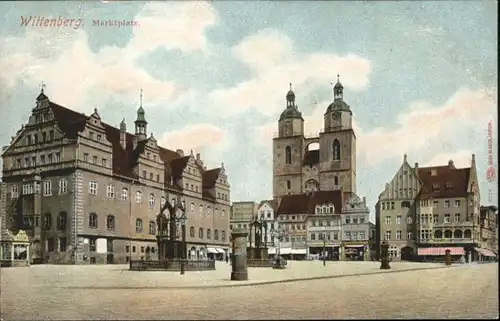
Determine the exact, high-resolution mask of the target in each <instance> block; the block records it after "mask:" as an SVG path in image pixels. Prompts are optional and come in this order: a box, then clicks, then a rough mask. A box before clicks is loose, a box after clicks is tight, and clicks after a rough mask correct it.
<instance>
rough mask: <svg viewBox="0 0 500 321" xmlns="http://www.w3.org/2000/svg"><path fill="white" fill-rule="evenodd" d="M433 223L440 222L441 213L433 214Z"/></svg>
mask: <svg viewBox="0 0 500 321" xmlns="http://www.w3.org/2000/svg"><path fill="white" fill-rule="evenodd" d="M432 223H435V224H436V223H439V215H437V214H434V215H432Z"/></svg>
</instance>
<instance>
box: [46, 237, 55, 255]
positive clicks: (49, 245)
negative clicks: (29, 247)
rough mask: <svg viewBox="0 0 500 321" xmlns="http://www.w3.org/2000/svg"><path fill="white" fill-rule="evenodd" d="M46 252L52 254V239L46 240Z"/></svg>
mask: <svg viewBox="0 0 500 321" xmlns="http://www.w3.org/2000/svg"><path fill="white" fill-rule="evenodd" d="M46 244H47V245H46V246H47V252H54V239H53V238H48V239H47V243H46Z"/></svg>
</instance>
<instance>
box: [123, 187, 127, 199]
mask: <svg viewBox="0 0 500 321" xmlns="http://www.w3.org/2000/svg"><path fill="white" fill-rule="evenodd" d="M127 198H128V189H126V188H122V201H126V200H127Z"/></svg>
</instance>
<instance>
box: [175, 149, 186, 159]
mask: <svg viewBox="0 0 500 321" xmlns="http://www.w3.org/2000/svg"><path fill="white" fill-rule="evenodd" d="M175 152H176V153H177V154H179V155H181V157H184V151H183V150H182V149H178V150H176V151H175Z"/></svg>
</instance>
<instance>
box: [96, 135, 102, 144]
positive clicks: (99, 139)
mask: <svg viewBox="0 0 500 321" xmlns="http://www.w3.org/2000/svg"><path fill="white" fill-rule="evenodd" d="M97 141H98V142H99V143H100V142H101V141H102V136H101V135H97Z"/></svg>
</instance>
